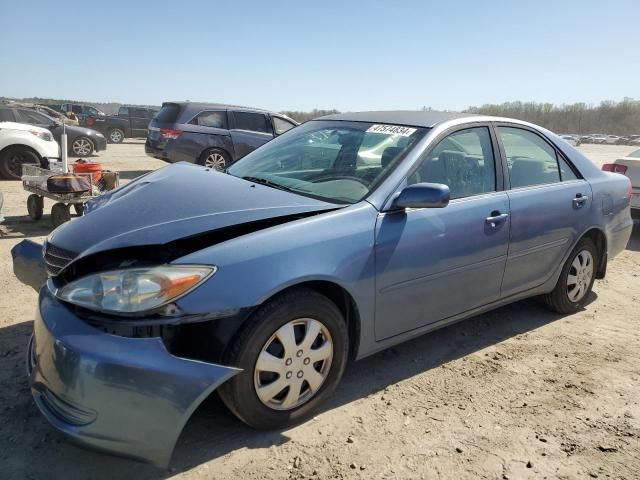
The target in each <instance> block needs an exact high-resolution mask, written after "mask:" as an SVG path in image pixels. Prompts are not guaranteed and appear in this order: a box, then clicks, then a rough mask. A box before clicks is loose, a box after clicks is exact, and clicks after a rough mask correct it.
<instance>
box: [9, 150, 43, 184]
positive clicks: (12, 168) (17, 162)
mask: <svg viewBox="0 0 640 480" xmlns="http://www.w3.org/2000/svg"><path fill="white" fill-rule="evenodd" d="M7 162H8V167H9V172H10V173H11V174H12V175H13V177H14V178H21V177H22V165H25V164H33V165H35V164H37V162H36V161H35V160H34V159H33V158H32V157H30V156H28V155H26V154H20V153H14V154H13V155H11V156H10V157H9V158H8V159H7Z"/></svg>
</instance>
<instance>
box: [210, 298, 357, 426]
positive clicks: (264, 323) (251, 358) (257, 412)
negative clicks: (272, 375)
mask: <svg viewBox="0 0 640 480" xmlns="http://www.w3.org/2000/svg"><path fill="white" fill-rule="evenodd" d="M296 319H314V320H317V321H319V322H321V324H322V325H323V326H324V327H326V329H327V330H328V331H329V334H330V336H331V340H332V342H333V357H332V358H331V363H330V367H329V369H328V372H327V373H326V376H325V379H324V382H323V383H322V384H321V386H320V387H319V388H318V390H317V391H316V392H315V393H313V394H312V395H311V396H310V397H309V399H307V400H306V401H305V402H304V403H302V404H301V405H299V406H297V407H295V408H292V409H289V410H283V409H280V410H278V409H274V408H271V407H269V406H267V405H265V404H264V403H262V401H261V400H260V398H259V397H258V394H257V393H256V386H255V385H254V375H255V372H254V368H255V365H256V362H257V358H258V355H259V354H260V353H261V351H262V349H263V347H264V346H265V345H266V344H267V342H268V341H269V340H270V339H271V338H272V336H273V335H274V333H275V332H276V331H277V330H278V329H279V328H280V327H282V326H283V325H286V324H287V323H290V322H292V321H294V320H296ZM296 343H298V341H297V340H296ZM300 345H301V343H298V344H297V345H296V347H295V348H298V347H299V346H300ZM347 356H348V333H347V328H346V324H345V321H344V318H343V317H342V314H341V313H340V311H339V310H338V308H337V307H336V305H335V304H334V303H333V302H332V301H331V300H329V299H328V298H327V297H325V296H324V295H321V294H319V293H317V292H315V291H314V290H310V289H297V290H291V291H289V292H286V293H284V294H282V295H280V296H277V297H275V298H274V299H272V300H270V301H269V302H267V303H266V304H264V305H263V306H261V307H260V308H259V309H258V310H256V312H254V313H253V314H252V315H251V317H250V318H249V319H248V320H247V323H246V325H245V326H244V327H243V328H242V330H241V332H240V333H239V335H238V337H237V338H236V339H235V341H234V342H233V343H232V345H231V346H230V347H229V348H228V349H227V351H226V353H225V355H224V364H225V365H231V366H235V367H238V368H241V369H243V371H242V372H241V373H239V374H238V375H236V376H235V377H233V378H231V380H229V381H228V382H226V383H224V384H223V385H222V386H221V387H220V388H219V389H218V392H219V394H220V397H221V398H222V400H223V402H224V403H225V404H226V405H227V407H228V408H229V409H230V410H231V411H232V412H233V413H234V414H235V415H236V416H237V417H238V418H239V419H240V420H242V421H243V422H245V423H246V424H247V425H249V426H251V427H253V428H257V429H275V428H285V427H288V426H291V425H295V424H297V423H300V422H302V421H304V420H306V419H307V418H309V417H311V416H312V415H313V414H314V413H315V412H316V411H317V409H318V406H319V405H320V404H321V403H322V402H324V400H326V399H327V397H329V396H330V395H331V394H332V393H333V391H334V390H335V389H336V387H337V386H338V383H339V382H340V379H341V378H342V374H343V373H344V368H345V365H346V363H347ZM284 358H286V356H284V355H283V359H284ZM287 361H289V360H287ZM305 361H307V360H306V359H305ZM289 374H290V372H288V373H287V375H289ZM278 378H280V377H278ZM287 378H289V377H287ZM299 378H300V377H299ZM303 382H304V380H303ZM303 385H304V383H303ZM286 388H288V387H285V390H284V391H285V392H286V391H287V390H286Z"/></svg>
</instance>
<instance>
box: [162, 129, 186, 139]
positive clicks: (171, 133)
mask: <svg viewBox="0 0 640 480" xmlns="http://www.w3.org/2000/svg"><path fill="white" fill-rule="evenodd" d="M160 135H162V136H163V137H166V138H170V139H172V140H175V139H176V138H178V137H179V136H180V135H182V130H174V129H173V128H161V129H160Z"/></svg>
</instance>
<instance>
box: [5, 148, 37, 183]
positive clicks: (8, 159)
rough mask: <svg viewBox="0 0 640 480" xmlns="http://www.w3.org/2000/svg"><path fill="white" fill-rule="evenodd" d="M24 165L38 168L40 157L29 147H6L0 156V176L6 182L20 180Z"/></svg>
mask: <svg viewBox="0 0 640 480" xmlns="http://www.w3.org/2000/svg"><path fill="white" fill-rule="evenodd" d="M24 164H32V165H37V166H40V165H41V162H40V156H39V155H38V154H37V153H36V152H34V151H33V150H31V149H30V148H29V147H25V146H21V145H15V146H12V147H7V148H5V149H4V150H3V151H2V153H1V154H0V175H1V176H2V177H4V178H6V179H8V180H20V179H21V178H22V165H24Z"/></svg>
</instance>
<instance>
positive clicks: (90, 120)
mask: <svg viewBox="0 0 640 480" xmlns="http://www.w3.org/2000/svg"><path fill="white" fill-rule="evenodd" d="M85 123H86V124H87V126H88V127H93V125H95V123H96V119H95V118H94V117H91V116H89V117H87V120H86V122H85Z"/></svg>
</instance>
